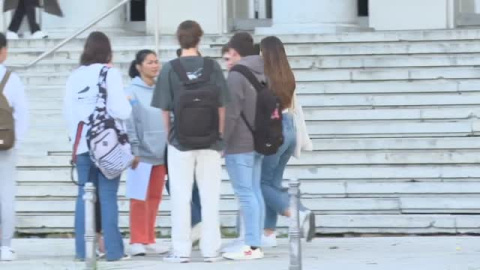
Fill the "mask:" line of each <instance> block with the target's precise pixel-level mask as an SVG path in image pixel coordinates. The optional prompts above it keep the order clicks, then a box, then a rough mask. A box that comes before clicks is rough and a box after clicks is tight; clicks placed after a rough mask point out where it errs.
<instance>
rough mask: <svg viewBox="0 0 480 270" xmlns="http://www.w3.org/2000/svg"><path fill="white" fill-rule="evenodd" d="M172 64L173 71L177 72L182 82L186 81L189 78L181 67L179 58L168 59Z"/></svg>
mask: <svg viewBox="0 0 480 270" xmlns="http://www.w3.org/2000/svg"><path fill="white" fill-rule="evenodd" d="M170 63H171V64H172V68H173V71H175V73H177V75H178V77H179V78H180V80H181V81H182V82H183V83H188V82H189V81H190V79H189V78H188V76H187V71H185V68H183V65H182V62H180V58H177V59H174V60H172V61H170Z"/></svg>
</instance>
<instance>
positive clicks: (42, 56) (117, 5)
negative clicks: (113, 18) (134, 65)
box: [10, 0, 158, 69]
mask: <svg viewBox="0 0 480 270" xmlns="http://www.w3.org/2000/svg"><path fill="white" fill-rule="evenodd" d="M129 2H130V0H122V1H121V2H120V3H118V4H116V5H115V6H114V7H112V8H111V9H110V10H108V11H106V12H105V13H103V14H101V15H100V16H98V17H97V18H95V19H94V20H93V21H92V22H90V23H88V24H87V25H85V26H84V27H82V28H80V29H79V30H78V31H76V32H75V33H73V34H72V35H71V36H69V37H67V38H65V39H64V40H62V42H60V43H58V44H57V45H55V47H53V48H51V49H50V50H48V51H46V52H44V53H42V54H41V55H39V56H38V57H37V58H35V60H33V61H32V62H30V63H29V64H27V65H10V67H12V68H18V69H26V68H30V67H32V66H33V65H35V64H37V63H38V62H40V61H42V60H43V59H44V58H46V57H47V56H49V55H51V54H52V53H54V52H56V51H58V50H59V49H60V48H62V47H63V46H65V44H67V43H68V42H70V41H72V40H73V39H75V38H76V37H78V36H80V35H81V34H83V33H84V32H85V31H87V30H89V29H90V28H92V27H93V26H94V25H95V24H97V23H99V22H100V21H102V20H103V19H105V18H106V17H108V16H109V15H110V14H112V13H113V12H115V11H117V10H118V9H119V8H121V7H123V6H124V5H126V4H127V3H129ZM157 12H158V11H157ZM156 27H157V28H156V29H158V25H157V26H156ZM157 32H158V31H157ZM157 49H158V48H157Z"/></svg>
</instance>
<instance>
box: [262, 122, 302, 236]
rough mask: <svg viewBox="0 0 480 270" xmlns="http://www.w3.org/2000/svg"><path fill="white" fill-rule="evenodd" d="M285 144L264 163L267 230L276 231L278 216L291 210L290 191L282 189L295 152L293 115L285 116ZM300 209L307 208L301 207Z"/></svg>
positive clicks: (263, 178) (263, 186)
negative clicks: (284, 176) (289, 163)
mask: <svg viewBox="0 0 480 270" xmlns="http://www.w3.org/2000/svg"><path fill="white" fill-rule="evenodd" d="M283 136H284V142H283V145H282V146H280V148H279V149H278V151H277V153H276V154H275V155H271V156H266V157H264V159H263V162H262V177H261V183H262V193H263V197H264V198H265V205H266V213H265V229H271V230H275V228H276V227H277V216H278V215H279V214H280V215H283V214H284V213H285V211H287V210H288V209H289V207H290V206H289V205H290V199H289V195H288V189H285V188H283V187H282V181H283V173H284V171H285V167H286V166H287V163H288V161H289V160H290V157H291V156H292V155H293V153H294V151H295V147H296V144H297V137H296V136H297V133H296V130H295V125H294V122H293V115H292V114H290V113H284V114H283ZM300 209H301V210H303V209H305V207H303V205H300Z"/></svg>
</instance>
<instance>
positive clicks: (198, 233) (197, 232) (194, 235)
mask: <svg viewBox="0 0 480 270" xmlns="http://www.w3.org/2000/svg"><path fill="white" fill-rule="evenodd" d="M201 237H202V223H198V224H197V225H195V226H193V228H192V231H191V232H190V240H191V241H192V243H195V242H198V241H200V238H201Z"/></svg>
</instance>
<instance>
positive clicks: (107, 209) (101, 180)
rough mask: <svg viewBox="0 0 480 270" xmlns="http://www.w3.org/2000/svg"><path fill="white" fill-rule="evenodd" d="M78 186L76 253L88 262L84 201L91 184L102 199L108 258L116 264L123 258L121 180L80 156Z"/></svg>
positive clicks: (87, 157) (102, 223) (78, 158)
mask: <svg viewBox="0 0 480 270" xmlns="http://www.w3.org/2000/svg"><path fill="white" fill-rule="evenodd" d="M77 172H78V182H79V184H80V186H79V187H78V196H77V203H76V207H75V252H76V258H77V259H85V202H84V201H83V194H84V190H83V189H84V187H83V186H84V185H85V183H87V182H88V181H90V182H92V183H93V184H94V185H95V187H96V188H97V191H98V196H99V198H97V199H98V200H100V212H101V213H100V217H101V219H102V220H101V225H102V231H103V236H104V239H105V249H106V258H107V260H109V261H116V260H119V259H121V258H122V257H123V255H124V248H123V240H122V235H121V234H120V230H119V228H118V204H117V192H118V186H119V184H120V178H117V179H113V180H109V179H107V178H105V176H104V175H103V174H102V173H101V172H100V170H99V169H98V168H96V167H95V165H94V164H93V163H92V161H91V160H90V157H89V156H88V154H81V155H78V157H77Z"/></svg>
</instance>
